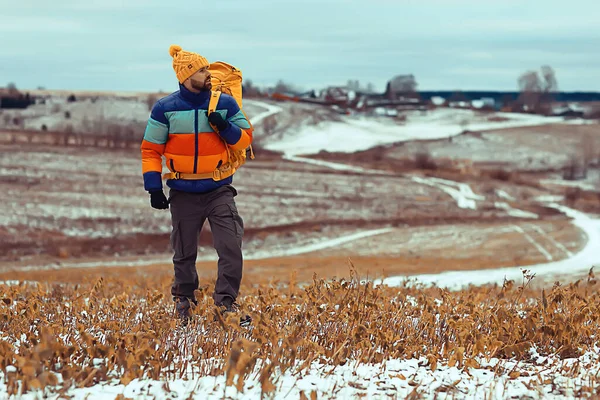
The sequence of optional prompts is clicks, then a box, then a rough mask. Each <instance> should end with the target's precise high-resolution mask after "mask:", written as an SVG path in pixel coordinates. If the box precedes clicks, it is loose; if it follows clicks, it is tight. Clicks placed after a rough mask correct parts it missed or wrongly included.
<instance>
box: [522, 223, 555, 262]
mask: <svg viewBox="0 0 600 400" xmlns="http://www.w3.org/2000/svg"><path fill="white" fill-rule="evenodd" d="M513 227H514V228H515V231H517V232H519V233H521V234H523V236H525V239H527V241H528V242H529V243H531V244H532V245H533V247H535V248H536V249H537V250H538V251H539V252H540V253H542V255H543V256H544V257H546V260H548V261H552V260H553V258H552V255H551V254H550V253H548V250H546V249H544V247H542V245H541V244H539V243H538V242H536V241H535V239H534V238H532V237H531V235H530V234H528V233H527V232H525V230H524V229H523V228H521V227H520V226H519V225H513Z"/></svg>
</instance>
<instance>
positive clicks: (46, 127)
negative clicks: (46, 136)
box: [42, 124, 48, 132]
mask: <svg viewBox="0 0 600 400" xmlns="http://www.w3.org/2000/svg"><path fill="white" fill-rule="evenodd" d="M47 130H48V126H47V125H46V124H43V125H42V131H44V132H46V131H47Z"/></svg>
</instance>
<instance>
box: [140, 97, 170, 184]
mask: <svg viewBox="0 0 600 400" xmlns="http://www.w3.org/2000/svg"><path fill="white" fill-rule="evenodd" d="M168 137H169V121H168V120H167V118H166V117H165V112H164V108H163V106H162V104H161V102H160V100H159V101H158V102H157V103H156V104H155V105H154V107H152V112H151V114H150V118H149V119H148V123H147V125H146V131H145V132H144V139H143V140H142V145H141V151H142V173H143V176H144V189H146V190H147V191H149V192H150V191H154V190H162V155H163V153H164V151H165V144H166V143H167V139H168Z"/></svg>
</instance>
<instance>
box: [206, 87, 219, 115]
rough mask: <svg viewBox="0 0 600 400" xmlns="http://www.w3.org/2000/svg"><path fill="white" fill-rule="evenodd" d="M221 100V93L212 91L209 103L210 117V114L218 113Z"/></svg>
mask: <svg viewBox="0 0 600 400" xmlns="http://www.w3.org/2000/svg"><path fill="white" fill-rule="evenodd" d="M220 98H221V92H220V91H218V90H211V91H210V100H209V102H208V115H210V113H212V112H215V111H217V104H219V99H220Z"/></svg>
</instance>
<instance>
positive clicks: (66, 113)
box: [65, 111, 71, 119]
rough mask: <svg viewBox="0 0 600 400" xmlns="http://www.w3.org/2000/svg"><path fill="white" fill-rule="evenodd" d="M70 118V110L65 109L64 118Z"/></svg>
mask: <svg viewBox="0 0 600 400" xmlns="http://www.w3.org/2000/svg"><path fill="white" fill-rule="evenodd" d="M70 118H71V112H70V111H65V119H70Z"/></svg>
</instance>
